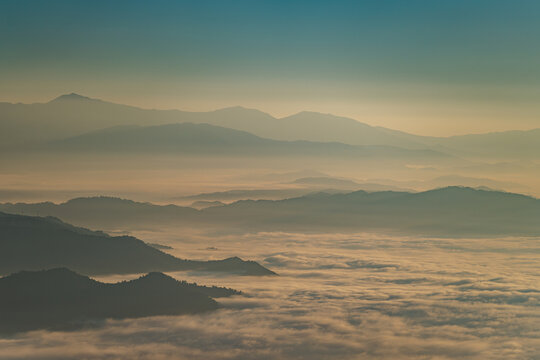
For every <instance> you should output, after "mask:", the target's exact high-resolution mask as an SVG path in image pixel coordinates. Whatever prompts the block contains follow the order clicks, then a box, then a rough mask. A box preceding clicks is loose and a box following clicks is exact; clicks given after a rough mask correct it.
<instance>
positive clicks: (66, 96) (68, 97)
mask: <svg viewBox="0 0 540 360" xmlns="http://www.w3.org/2000/svg"><path fill="white" fill-rule="evenodd" d="M73 100H77V101H96V99H92V98H89V97H87V96H83V95H79V94H76V93H74V92H72V93H71V94H64V95H60V96H58V97H57V98H54V99H53V100H51V101H50V102H58V101H73Z"/></svg>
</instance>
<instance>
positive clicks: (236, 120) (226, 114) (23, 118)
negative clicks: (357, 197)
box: [0, 93, 540, 158]
mask: <svg viewBox="0 0 540 360" xmlns="http://www.w3.org/2000/svg"><path fill="white" fill-rule="evenodd" d="M0 119H1V120H0V144H2V147H4V148H6V147H7V148H9V147H16V148H19V149H21V148H23V149H27V148H28V147H29V146H30V145H31V144H32V143H43V142H48V141H50V140H55V139H56V140H59V139H63V138H67V137H71V136H75V135H80V134H82V133H86V132H91V131H97V130H100V129H105V128H109V127H111V126H124V125H130V126H132V125H142V126H151V125H163V124H172V123H179V122H181V123H185V122H191V123H197V124H201V123H206V124H211V125H217V126H222V127H227V128H230V129H235V130H240V131H247V132H249V133H251V134H253V135H256V136H259V137H262V138H268V139H274V140H287V141H296V140H305V141H313V142H339V143H344V144H349V145H383V146H393V147H398V148H407V149H426V148H431V149H434V150H438V151H440V152H443V153H451V154H453V155H458V156H464V155H476V156H479V157H496V158H503V157H506V158H537V157H538V156H539V155H540V129H533V130H529V131H505V132H498V133H488V134H473V135H464V136H452V137H447V138H442V137H429V136H418V135H413V134H408V133H405V132H402V131H397V130H392V129H387V128H383V127H375V126H370V125H367V124H365V123H361V122H359V121H356V120H354V119H350V118H345V117H340V116H334V115H331V114H321V113H316V112H309V111H304V112H300V113H298V114H295V115H291V116H288V117H285V118H281V119H277V118H274V117H273V116H271V115H269V114H266V113H264V112H261V111H258V110H254V109H246V108H243V107H231V108H225V109H220V110H216V111H209V112H188V111H180V110H148V109H140V108H137V107H134V106H127V105H121V104H114V103H111V102H107V101H102V100H97V99H91V98H88V97H85V96H82V95H78V94H74V93H72V94H67V95H61V96H59V97H58V98H56V99H54V100H52V101H50V102H48V103H36V104H20V103H18V104H12V103H5V102H4V103H0Z"/></svg>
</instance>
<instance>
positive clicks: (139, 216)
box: [0, 196, 198, 229]
mask: <svg viewBox="0 0 540 360" xmlns="http://www.w3.org/2000/svg"><path fill="white" fill-rule="evenodd" d="M0 211H6V212H9V213H14V214H21V215H34V216H40V215H44V216H54V217H58V218H60V219H62V220H64V221H67V222H69V223H73V224H76V225H80V226H87V227H91V228H102V227H110V228H114V229H121V228H123V227H124V226H127V225H132V224H141V225H144V224H157V225H159V224H168V223H171V222H177V223H182V222H190V221H195V220H196V219H197V218H196V215H197V213H198V211H197V210H195V209H193V208H190V207H182V206H176V205H168V206H160V205H154V204H150V203H142V202H136V201H132V200H126V199H119V198H115V197H107V196H99V197H81V198H75V199H71V200H69V201H66V202H64V203H61V204H54V203H52V202H44V203H36V204H25V203H16V204H0Z"/></svg>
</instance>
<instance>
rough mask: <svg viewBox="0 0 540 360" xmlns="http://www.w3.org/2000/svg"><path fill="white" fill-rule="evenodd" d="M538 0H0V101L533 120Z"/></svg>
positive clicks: (538, 95) (449, 126)
mask: <svg viewBox="0 0 540 360" xmlns="http://www.w3.org/2000/svg"><path fill="white" fill-rule="evenodd" d="M539 20H540V2H538V1H528V0H517V1H499V0H486V1H483V0H455V1H430V0H424V1H420V0H409V1H402V0H386V1H385V0H381V1H375V0H373V1H302V0H299V1H294V2H293V1H204V0H202V1H151V2H150V1H96V0H92V1H56V0H51V1H26V0H15V1H12V0H0V79H2V80H1V81H0V101H8V102H25V103H26V102H45V101H48V100H50V99H52V98H54V97H56V96H58V95H60V94H64V93H71V92H76V93H80V94H82V95H86V96H90V97H96V98H101V99H106V100H110V101H114V102H119V103H126V104H131V105H136V106H140V107H145V108H158V109H170V108H176V109H183V110H193V111H206V110H213V109H217V108H222V107H227V106H236V105H240V106H245V107H250V108H257V109H260V110H262V111H266V112H268V113H270V114H272V115H274V116H278V117H281V116H287V115H290V114H293V113H296V112H299V111H303V110H310V111H319V112H324V113H333V114H336V115H342V116H349V117H352V118H355V119H357V120H359V121H362V122H365V123H368V124H371V125H379V126H385V127H390V128H394V129H399V130H404V131H408V132H412V133H417V134H423V135H442V136H447V135H454V134H464V133H471V132H490V131H499V130H506V129H530V128H537V127H540V21H539Z"/></svg>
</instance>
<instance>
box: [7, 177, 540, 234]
mask: <svg viewBox="0 0 540 360" xmlns="http://www.w3.org/2000/svg"><path fill="white" fill-rule="evenodd" d="M27 206H28V207H27ZM34 206H36V205H24V204H18V205H9V204H4V205H1V207H0V208H2V209H4V211H10V212H13V211H15V210H16V211H26V210H27V209H28V208H32V207H34ZM56 206H57V207H62V206H63V204H61V205H56ZM154 206H155V205H154ZM168 207H169V208H172V209H174V205H169V206H168ZM158 208H160V207H159V206H158ZM161 208H163V209H164V208H167V207H161ZM25 209H26V210H25ZM50 209H51V208H50ZM52 209H54V208H52ZM163 209H158V210H157V211H162V210H163ZM42 211H43V209H42ZM84 213H85V210H84V207H81V208H79V213H78V214H71V215H70V216H71V217H74V216H75V217H77V218H78V221H79V222H78V223H81V222H82V223H84ZM102 213H103V214H109V215H110V216H111V218H114V217H115V216H119V217H120V218H124V217H123V215H122V214H116V213H113V212H111V211H109V210H108V209H107V208H106V207H103V208H102ZM42 214H45V213H42ZM66 215H68V214H67V213H66ZM539 217H540V200H538V199H535V198H532V197H528V196H525V195H519V194H513V193H506V192H498V191H486V190H480V189H472V188H467V187H455V186H454V187H447V188H441V189H435V190H430V191H424V192H419V193H409V192H399V191H381V192H366V191H355V192H351V193H337V194H329V193H324V192H319V193H311V194H307V195H304V196H301V197H297V198H290V199H284V200H242V201H237V202H233V203H231V204H228V205H222V206H215V207H209V208H206V209H203V210H200V211H199V212H197V213H196V215H195V216H194V217H193V218H192V219H190V220H189V221H186V222H185V223H184V224H183V225H184V226H193V227H197V226H203V227H206V228H208V227H210V226H212V227H215V228H226V229H233V230H234V231H274V230H276V229H279V230H290V231H302V232H310V231H382V232H393V233H411V234H425V235H459V236H466V235H467V236H468V235H470V236H483V235H489V236H491V235H495V236H502V235H538V234H540V224H539V223H538V218H539ZM171 219H173V218H171ZM124 221H126V222H127V221H129V218H124ZM108 223H111V220H110V219H109V221H108ZM177 223H178V222H177V221H172V222H171V224H175V225H177ZM136 225H137V222H136V221H134V222H133V223H132V224H131V225H130V226H136Z"/></svg>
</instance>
